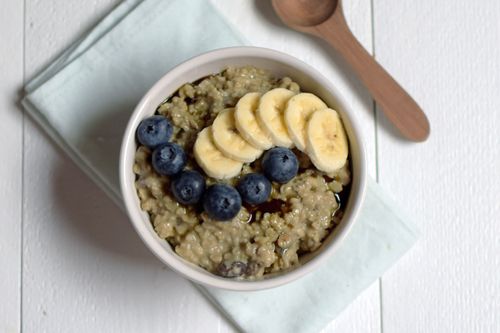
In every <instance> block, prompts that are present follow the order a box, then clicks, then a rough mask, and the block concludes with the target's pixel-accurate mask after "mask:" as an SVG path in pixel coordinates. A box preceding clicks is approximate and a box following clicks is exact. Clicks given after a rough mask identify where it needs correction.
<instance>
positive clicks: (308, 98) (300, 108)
mask: <svg viewBox="0 0 500 333" xmlns="http://www.w3.org/2000/svg"><path fill="white" fill-rule="evenodd" d="M327 107H328V106H326V104H325V103H324V102H323V101H322V100H321V99H320V98H319V97H317V96H316V95H313V94H310V93H300V94H298V95H295V96H293V97H292V98H290V100H289V101H288V103H287V105H286V109H285V124H286V128H287V129H288V134H289V135H290V138H291V139H292V141H293V143H294V144H295V146H296V147H297V149H299V150H301V151H305V149H306V125H307V121H308V119H309V116H310V115H311V114H312V113H313V112H314V111H316V110H321V109H326V108H327Z"/></svg>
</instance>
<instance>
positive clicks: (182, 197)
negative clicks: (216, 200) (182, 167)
mask: <svg viewBox="0 0 500 333" xmlns="http://www.w3.org/2000/svg"><path fill="white" fill-rule="evenodd" d="M170 189H171V190H172V193H173V194H174V197H175V198H176V199H177V201H179V202H180V203H181V204H184V205H193V204H196V203H198V202H199V201H200V199H201V197H202V195H203V192H204V191H205V178H203V176H202V175H201V174H200V173H199V172H198V171H193V170H186V171H182V172H181V173H180V174H179V175H177V176H175V177H174V179H172V183H171V184H170Z"/></svg>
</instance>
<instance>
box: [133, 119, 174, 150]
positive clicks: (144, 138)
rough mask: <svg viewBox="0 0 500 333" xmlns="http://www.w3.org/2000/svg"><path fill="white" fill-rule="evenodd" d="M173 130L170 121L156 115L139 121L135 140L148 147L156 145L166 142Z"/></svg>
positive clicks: (151, 147)
mask: <svg viewBox="0 0 500 333" xmlns="http://www.w3.org/2000/svg"><path fill="white" fill-rule="evenodd" d="M173 132H174V128H173V127H172V124H171V123H170V121H168V119H167V118H165V117H164V116H160V115H156V116H151V117H149V118H146V119H144V120H142V121H141V123H140V124H139V126H138V127H137V133H136V134H137V140H138V141H139V142H140V143H141V144H143V145H144V146H146V147H148V148H149V149H155V148H156V147H158V146H160V145H163V144H165V143H167V142H168V141H169V140H170V137H171V136H172V133H173Z"/></svg>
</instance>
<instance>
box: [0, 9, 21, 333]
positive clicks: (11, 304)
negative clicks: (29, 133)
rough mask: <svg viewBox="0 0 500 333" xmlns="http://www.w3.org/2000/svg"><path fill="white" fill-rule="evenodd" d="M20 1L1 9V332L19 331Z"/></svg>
mask: <svg viewBox="0 0 500 333" xmlns="http://www.w3.org/2000/svg"><path fill="white" fill-rule="evenodd" d="M23 22H24V6H23V2H22V1H17V0H8V1H4V2H2V10H1V11H0V50H1V56H0V73H2V77H1V79H0V110H2V112H1V113H0V132H1V133H2V135H3V137H4V138H5V139H4V140H7V141H6V144H3V145H1V146H0V154H1V155H2V156H4V161H3V163H0V174H2V175H3V176H2V177H1V178H0V188H1V189H2V190H1V191H0V212H2V213H1V214H2V217H1V219H2V223H0V263H1V265H0V293H1V295H2V296H1V298H2V301H1V302H0V331H2V332H17V331H19V330H20V319H21V318H20V307H21V289H20V288H21V239H22V236H21V234H22V202H23V201H22V200H23V197H22V152H23V150H22V148H23V137H22V130H23V127H22V124H23V113H22V112H21V110H20V108H19V107H18V106H17V105H16V102H17V100H18V98H19V90H20V88H21V87H22V85H23V29H24V24H23Z"/></svg>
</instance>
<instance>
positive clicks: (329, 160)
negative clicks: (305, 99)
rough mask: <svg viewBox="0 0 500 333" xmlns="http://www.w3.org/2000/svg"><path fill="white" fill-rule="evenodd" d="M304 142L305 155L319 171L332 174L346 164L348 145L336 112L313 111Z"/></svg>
mask: <svg viewBox="0 0 500 333" xmlns="http://www.w3.org/2000/svg"><path fill="white" fill-rule="evenodd" d="M306 141H307V143H306V150H307V154H308V155H309V158H310V159H311V161H312V162H313V164H314V165H315V166H316V168H318V169H319V170H321V171H324V172H333V171H335V170H338V169H340V168H342V167H343V166H344V164H345V163H346V161H347V155H348V153H349V145H348V142H347V136H346V134H345V131H344V127H343V125H342V121H341V120H340V117H339V115H338V113H337V111H335V110H332V109H322V110H317V111H314V112H313V114H312V115H311V116H310V118H309V121H308V123H307V140H306Z"/></svg>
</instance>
